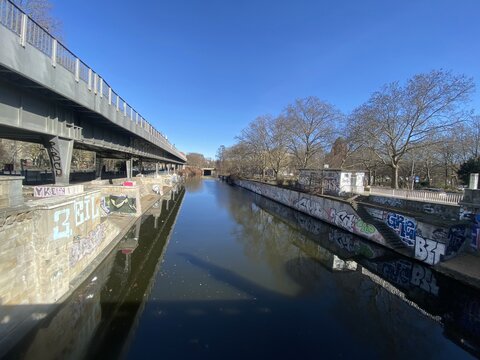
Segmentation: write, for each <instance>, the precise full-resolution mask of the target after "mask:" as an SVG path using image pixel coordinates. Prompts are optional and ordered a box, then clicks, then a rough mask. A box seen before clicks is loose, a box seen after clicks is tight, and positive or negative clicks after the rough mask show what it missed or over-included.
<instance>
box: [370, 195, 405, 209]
mask: <svg viewBox="0 0 480 360" xmlns="http://www.w3.org/2000/svg"><path fill="white" fill-rule="evenodd" d="M370 200H371V201H373V202H374V203H377V204H382V205H385V206H390V207H404V203H403V200H402V199H399V198H394V197H386V196H376V195H371V196H370Z"/></svg>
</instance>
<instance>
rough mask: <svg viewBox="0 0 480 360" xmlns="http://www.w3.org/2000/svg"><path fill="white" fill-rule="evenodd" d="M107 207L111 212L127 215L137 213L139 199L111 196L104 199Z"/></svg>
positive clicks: (126, 196)
mask: <svg viewBox="0 0 480 360" xmlns="http://www.w3.org/2000/svg"><path fill="white" fill-rule="evenodd" d="M104 204H105V207H106V208H108V209H109V211H110V212H118V213H125V214H136V213H137V199H136V198H134V197H129V196H128V195H119V196H115V195H110V196H106V197H105V198H104Z"/></svg>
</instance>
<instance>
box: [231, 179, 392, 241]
mask: <svg viewBox="0 0 480 360" xmlns="http://www.w3.org/2000/svg"><path fill="white" fill-rule="evenodd" d="M235 184H236V185H238V186H241V187H243V188H245V189H248V190H250V191H253V192H254V193H256V194H260V195H262V196H265V197H267V198H269V199H272V200H275V201H278V202H279V203H281V204H283V205H286V206H289V207H291V208H294V209H296V210H298V211H301V212H302V213H305V214H308V215H310V216H313V217H314V218H317V219H320V220H323V221H325V222H327V223H330V224H332V225H336V226H338V227H340V228H342V229H345V230H347V231H350V232H351V233H354V234H356V235H359V236H362V237H364V238H367V239H369V240H372V241H375V242H376V243H379V244H382V245H386V243H385V240H384V238H383V236H382V235H381V234H380V233H379V232H378V231H377V229H376V228H375V227H374V226H373V225H370V224H367V223H365V222H364V221H363V220H362V219H361V218H360V216H359V215H358V214H357V212H356V211H355V210H354V209H353V208H352V205H351V204H350V203H349V202H348V201H343V200H341V199H340V198H339V199H338V200H337V199H333V198H331V197H320V196H315V195H310V194H306V193H302V192H298V191H294V190H290V189H285V188H279V187H276V186H273V185H269V184H264V183H259V182H255V181H249V180H235Z"/></svg>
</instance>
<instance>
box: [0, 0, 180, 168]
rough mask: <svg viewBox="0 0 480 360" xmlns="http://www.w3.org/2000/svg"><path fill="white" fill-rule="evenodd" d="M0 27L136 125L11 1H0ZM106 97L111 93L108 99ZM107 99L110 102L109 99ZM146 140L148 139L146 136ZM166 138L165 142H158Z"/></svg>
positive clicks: (103, 86)
mask: <svg viewBox="0 0 480 360" xmlns="http://www.w3.org/2000/svg"><path fill="white" fill-rule="evenodd" d="M0 24H2V25H3V26H5V27H6V28H8V29H9V30H11V31H12V32H14V33H15V34H17V35H18V36H19V38H20V40H19V44H20V45H22V46H26V44H30V45H32V46H33V47H35V48H36V49H38V50H40V51H41V52H42V53H44V54H45V55H47V56H48V57H49V58H50V59H52V65H53V66H55V65H57V64H58V65H60V66H62V67H63V68H65V69H66V70H68V71H69V72H71V73H72V74H73V75H74V78H73V81H80V80H81V81H83V82H85V83H86V84H88V89H89V90H90V91H93V92H94V94H96V95H98V96H102V97H103V98H105V99H106V101H109V100H111V102H110V106H113V107H115V108H117V101H118V108H117V110H118V111H120V112H122V113H123V114H124V115H125V116H126V117H128V118H129V119H130V120H131V121H135V122H137V114H138V112H137V111H135V110H134V109H133V108H132V107H131V106H130V105H128V104H127V103H126V102H125V101H124V100H123V99H121V98H120V97H119V96H118V95H117V93H115V92H114V91H113V89H111V88H110V86H109V85H108V84H107V83H106V82H105V81H103V79H102V78H101V77H100V76H98V75H97V74H96V73H95V72H94V71H93V70H92V69H91V68H89V67H88V66H87V65H86V64H85V63H84V62H83V61H81V60H80V59H79V58H78V57H77V56H75V55H74V54H73V52H71V51H70V50H68V49H67V47H65V46H64V45H63V44H61V43H60V42H59V41H58V40H57V39H55V38H54V37H53V36H52V35H51V34H49V33H48V31H47V30H45V29H44V28H43V27H41V26H40V25H39V24H38V23H37V22H35V20H33V19H32V18H30V17H28V16H27V15H26V14H25V13H24V12H23V11H22V10H21V9H20V8H19V7H18V6H17V5H15V4H14V3H12V2H11V1H10V0H0ZM109 94H111V95H110V96H111V97H110V96H109ZM109 97H110V99H109ZM138 119H139V120H140V121H139V122H137V125H138V126H140V127H141V128H143V129H144V135H153V137H154V138H155V139H154V140H153V141H154V142H156V143H157V145H160V146H163V145H164V142H165V141H166V139H165V137H164V136H163V135H162V134H161V133H160V132H159V131H158V130H157V129H155V128H154V127H148V126H145V125H146V124H147V122H146V121H145V119H143V118H142V117H141V116H140V115H138ZM147 138H148V137H147ZM159 139H165V141H159ZM166 143H167V144H168V147H169V148H170V149H171V150H173V152H174V153H175V155H176V156H178V157H180V158H182V159H184V160H186V158H185V156H184V155H183V154H182V153H180V152H179V151H178V150H177V149H176V148H175V147H174V146H173V145H172V144H170V143H169V142H168V141H166Z"/></svg>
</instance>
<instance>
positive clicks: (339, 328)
mask: <svg viewBox="0 0 480 360" xmlns="http://www.w3.org/2000/svg"><path fill="white" fill-rule="evenodd" d="M155 209H157V210H155ZM155 211H157V212H155ZM150 213H151V214H153V215H145V216H143V217H142V219H141V220H139V222H138V223H137V226H136V227H135V228H134V229H132V230H131V232H130V233H129V235H127V237H126V238H125V239H124V240H123V241H122V243H121V244H120V245H119V247H118V249H116V250H115V251H114V252H112V254H110V256H109V257H108V258H107V259H106V260H105V261H104V262H103V263H102V264H101V265H100V266H99V268H98V269H97V270H96V271H95V273H94V274H92V276H90V277H89V279H88V280H87V281H86V282H85V284H83V285H82V286H81V287H80V288H79V289H78V291H77V292H76V293H75V294H73V295H72V297H71V298H70V299H69V301H68V302H66V303H64V304H62V305H61V306H60V307H59V309H58V310H57V311H56V312H55V313H54V314H50V315H49V316H47V317H46V318H45V320H44V321H43V322H42V324H41V325H40V326H39V327H38V328H37V329H35V331H33V332H32V333H31V334H29V336H28V337H27V338H25V339H24V341H23V342H22V343H21V344H18V345H17V346H16V347H15V349H14V350H13V351H12V352H11V353H10V354H8V356H10V357H19V356H20V357H23V356H25V357H32V358H33V357H36V358H39V357H41V356H42V358H44V357H52V356H57V357H62V358H63V357H70V358H72V357H75V358H83V357H86V358H91V357H105V358H118V357H122V356H123V357H127V358H160V357H162V358H166V359H173V358H178V359H201V358H205V359H211V358H218V359H245V358H287V357H289V358H301V359H316V358H322V357H344V358H445V359H447V358H448V359H452V358H455V359H459V358H469V357H473V356H478V355H479V345H480V341H479V339H480V296H479V293H478V291H476V290H474V289H471V288H469V287H466V286H464V285H462V284H460V283H457V282H455V281H453V280H451V279H448V278H446V277H444V276H442V275H440V274H437V273H435V272H433V271H432V270H431V269H430V268H429V267H428V266H425V265H423V264H421V263H418V262H415V261H414V260H411V259H407V258H404V257H401V256H399V255H397V254H394V253H393V252H391V251H388V250H386V249H384V248H382V247H379V246H376V245H374V244H372V243H369V242H367V241H364V240H362V239H360V238H358V237H355V236H354V235H351V234H349V233H346V232H344V231H342V230H340V229H338V228H335V227H332V226H330V225H327V224H325V223H322V222H321V221H318V220H315V219H313V218H310V217H308V216H306V215H303V214H300V213H298V212H295V211H293V210H291V209H289V208H286V207H284V206H282V205H280V204H277V203H275V202H272V201H270V200H267V199H265V198H262V197H260V196H258V195H254V194H253V193H251V192H249V191H247V190H244V189H240V188H237V187H231V186H229V185H227V184H225V183H221V182H219V181H216V180H213V179H212V180H200V179H196V180H193V181H190V182H188V183H187V184H186V188H185V189H178V191H177V192H176V195H175V197H174V199H172V200H170V201H166V200H164V201H163V202H161V203H158V204H156V207H154V208H153V209H152V211H150ZM137 238H138V240H137Z"/></svg>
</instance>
